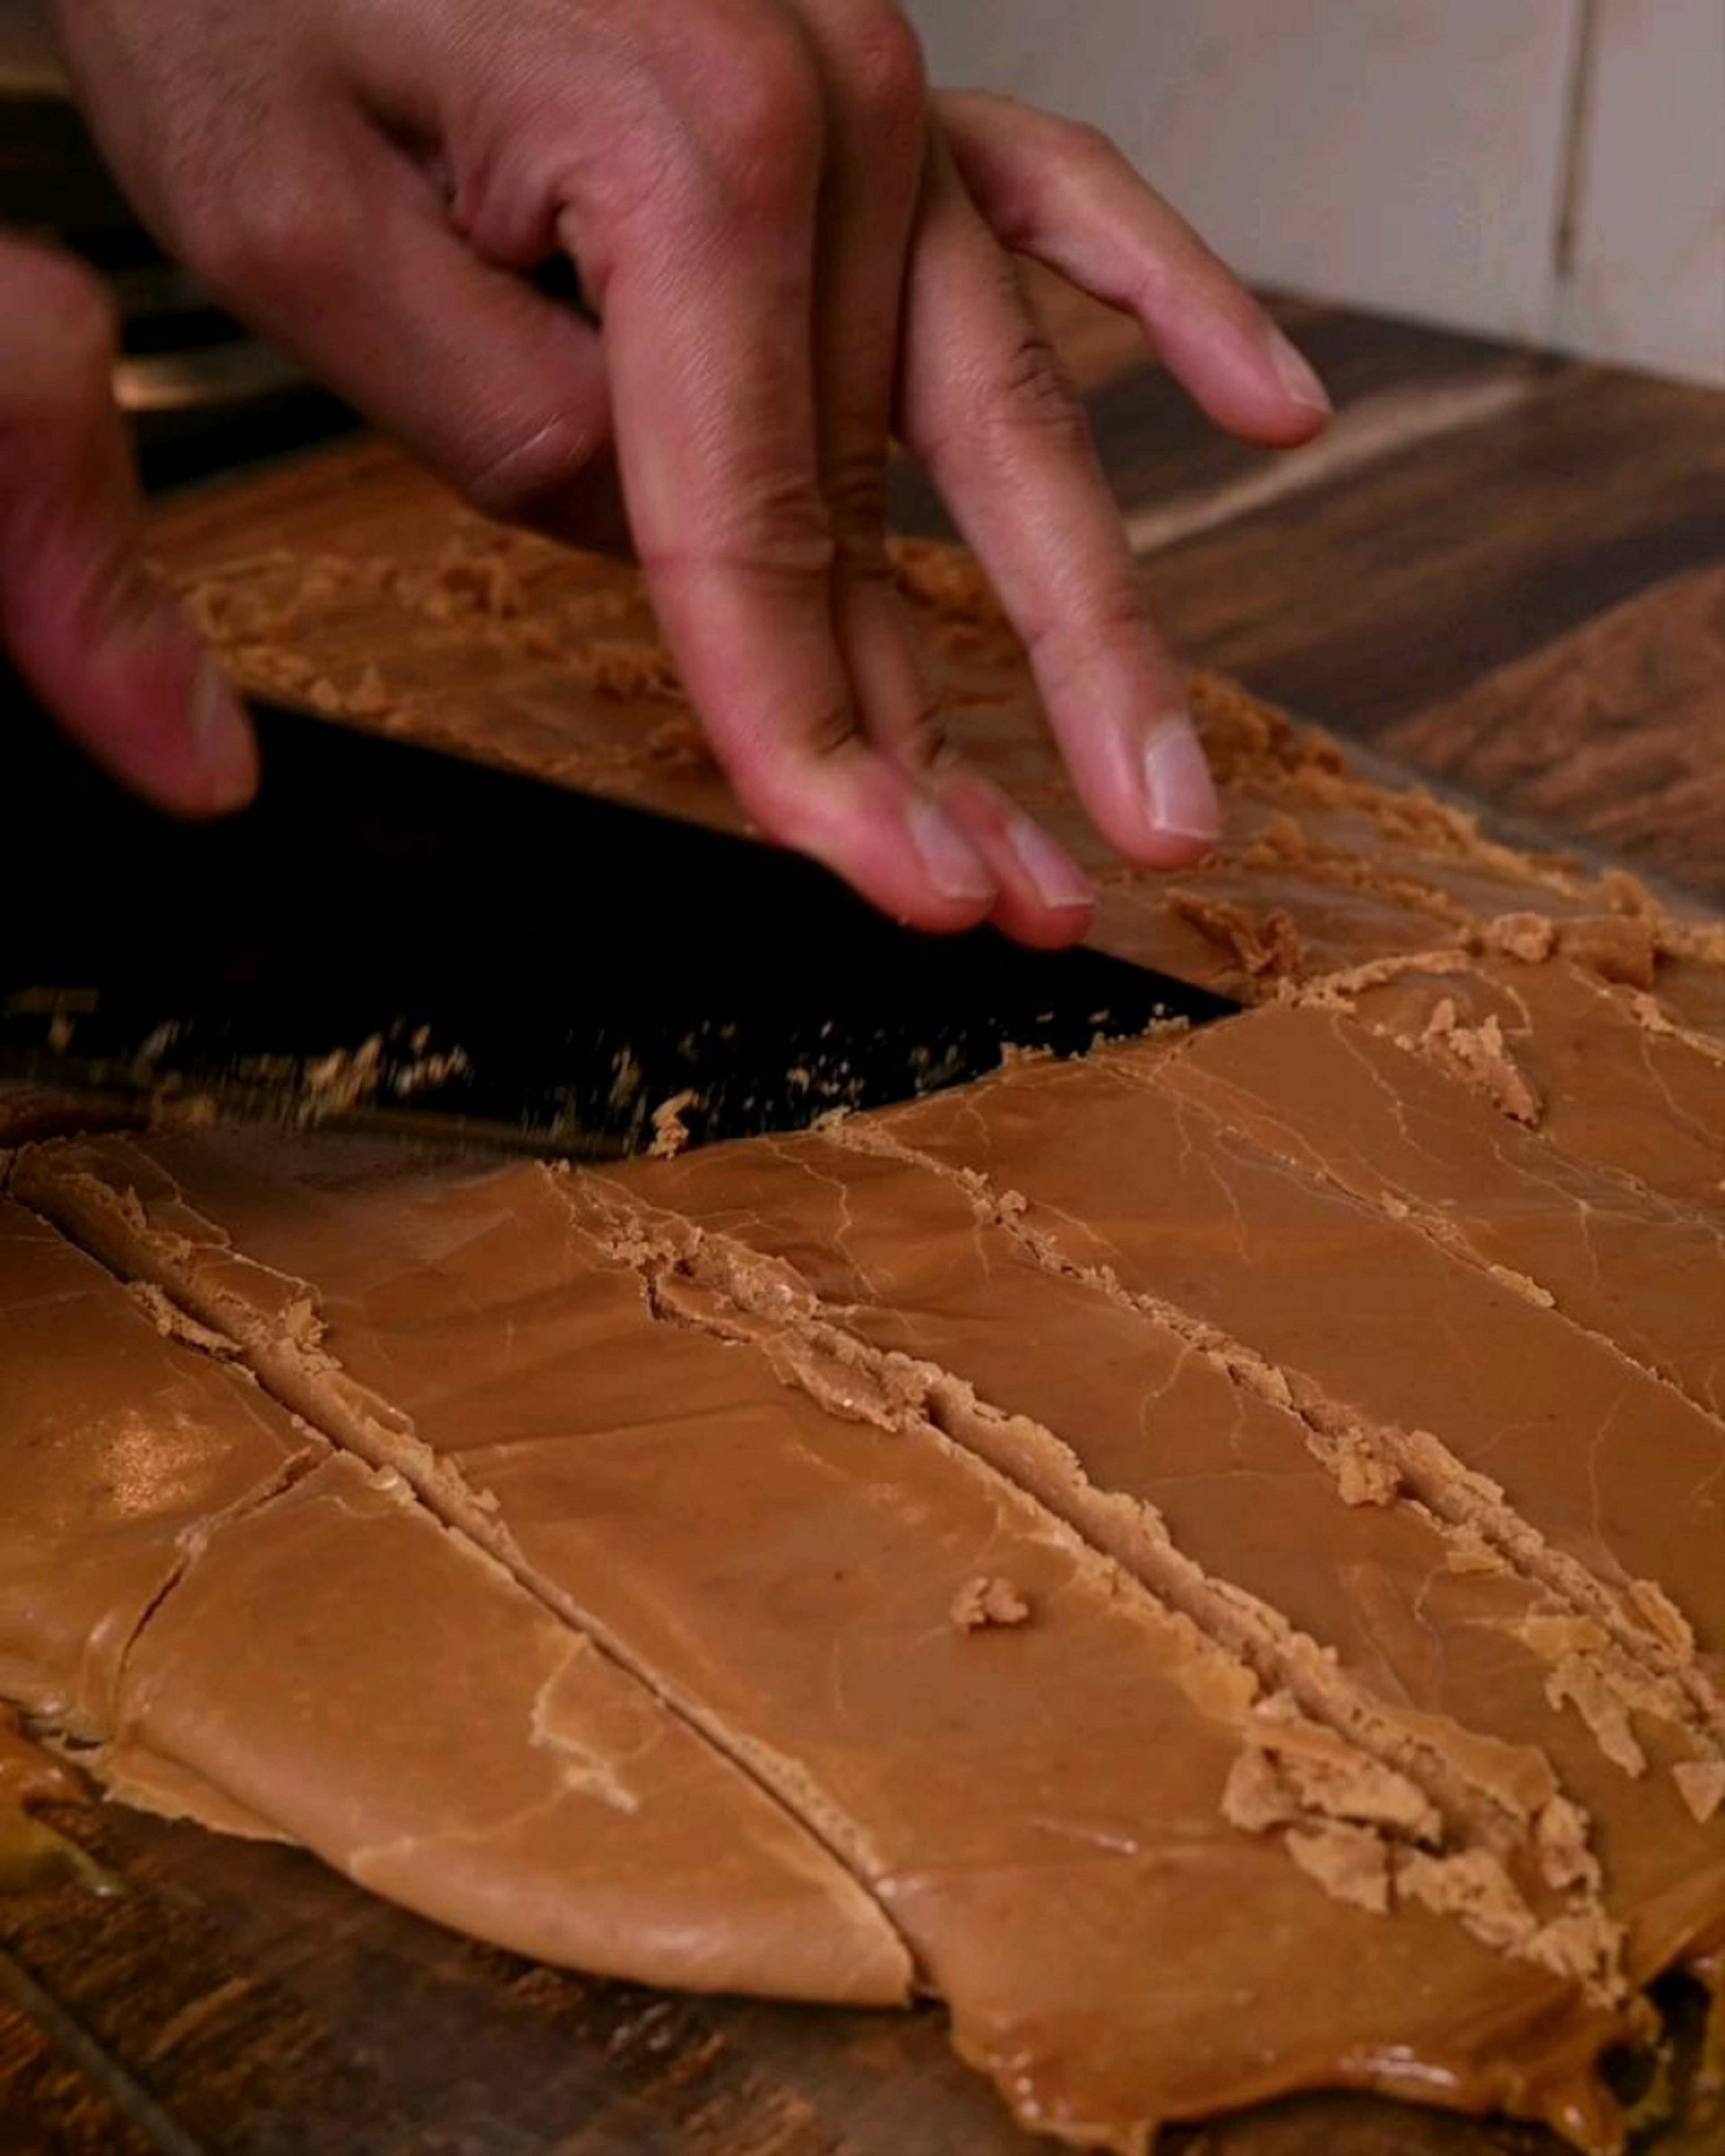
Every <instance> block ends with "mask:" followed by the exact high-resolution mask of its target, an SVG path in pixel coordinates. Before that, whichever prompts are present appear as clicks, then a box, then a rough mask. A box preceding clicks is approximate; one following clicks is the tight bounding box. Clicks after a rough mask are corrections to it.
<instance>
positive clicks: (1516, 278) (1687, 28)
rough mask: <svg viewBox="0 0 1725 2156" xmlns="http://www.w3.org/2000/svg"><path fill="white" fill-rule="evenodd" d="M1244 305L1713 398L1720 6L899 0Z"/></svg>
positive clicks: (1724, 250)
mask: <svg viewBox="0 0 1725 2156" xmlns="http://www.w3.org/2000/svg"><path fill="white" fill-rule="evenodd" d="M910 12H911V14H912V16H913V17H914V18H915V20H916V23H917V25H918V27H919V28H921V30H922V33H923V37H924V39H925V41H926V43H927V48H928V55H929V64H930V69H931V72H932V74H933V76H934V78H935V80H937V81H942V82H947V83H951V84H954V85H961V84H962V85H968V86H971V87H974V88H978V89H990V90H1009V91H1011V92H1013V93H1014V95H1018V96H1021V97H1023V98H1025V99H1027V100H1032V101H1034V102H1035V103H1036V104H1039V105H1049V106H1052V107H1054V108H1055V109H1056V110H1060V111H1064V112H1068V113H1071V114H1074V115H1077V116H1080V117H1081V118H1084V119H1086V120H1091V121H1095V122H1096V124H1097V125H1098V126H1101V127H1103V128H1106V130H1107V131H1108V132H1109V133H1110V134H1111V136H1113V137H1114V138H1115V140H1116V141H1117V142H1119V143H1120V144H1121V146H1122V148H1124V149H1125V150H1126V151H1127V153H1128V154H1129V155H1130V156H1131V157H1132V160H1133V162H1135V163H1137V165H1138V166H1139V167H1141V168H1142V170H1143V171H1144V172H1147V174H1148V175H1149V177H1151V179H1152V180H1153V181H1154V182H1155V183H1156V184H1157V186H1158V187H1160V188H1161V189H1162V190H1163V193H1165V194H1167V195H1168V198H1169V199H1170V200H1171V201H1173V203H1177V204H1178V206H1179V208H1182V209H1183V211H1184V212H1185V213H1187V214H1188V215H1189V217H1190V218H1192V219H1193V221H1194V223H1196V224H1197V225H1198V226H1199V228H1200V229H1201V230H1202V231H1203V232H1204V234H1205V236H1206V238H1207V239H1209V241H1210V242H1211V244H1213V245H1214V246H1215V247H1216V248H1217V249H1218V250H1219V252H1220V253H1222V254H1224V255H1226V256H1227V257H1228V258H1229V259H1230V261H1231V262H1233V264H1235V267H1236V268H1237V269H1240V270H1242V271H1243V272H1244V273H1245V275H1247V276H1248V277H1249V278H1250V279H1251V280H1254V281H1255V282H1257V283H1260V284H1266V285H1279V286H1282V287H1286V288H1289V289H1291V290H1298V291H1301V292H1305V293H1307V294H1309V295H1312V296H1313V297H1314V298H1319V299H1327V300H1342V301H1345V302H1348V303H1350V304H1352V305H1356V306H1365V307H1372V308H1378V309H1382V310H1384V311H1388V312H1391V313H1395V314H1403V315H1409V316H1414V317H1416V318H1418V319H1420V320H1423V321H1434V322H1440V323H1443V324H1445V325H1448V326H1451V327H1455V328H1460V329H1468V330H1476V331H1482V332H1485V333H1486V334H1488V335H1493V336H1503V337H1508V338H1512V339H1515V340H1517V341H1523V340H1525V341H1532V342H1534V343H1538V344H1551V345H1556V346H1560V347H1562V348H1563V349H1565V350H1568V351H1573V352H1584V353H1586V354H1588V355H1589V356H1591V357H1597V358H1603V359H1611V360H1615V361H1619V362H1623V363H1625V364H1627V365H1630V366H1636V367H1645V368H1649V369H1651V370H1655V371H1657V372H1663V373H1668V374H1673V375H1679V376H1684V377H1689V378H1691V379H1693V380H1700V381H1709V382H1725V0H910Z"/></svg>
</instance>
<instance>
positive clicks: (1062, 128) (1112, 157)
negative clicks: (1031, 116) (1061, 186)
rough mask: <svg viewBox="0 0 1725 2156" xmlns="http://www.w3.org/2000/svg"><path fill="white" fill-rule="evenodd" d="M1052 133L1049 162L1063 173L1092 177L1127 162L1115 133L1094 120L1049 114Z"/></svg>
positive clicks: (1080, 177) (1075, 177)
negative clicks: (1111, 132) (1115, 138)
mask: <svg viewBox="0 0 1725 2156" xmlns="http://www.w3.org/2000/svg"><path fill="white" fill-rule="evenodd" d="M1050 126H1051V127H1052V129H1053V134H1052V136H1051V137H1050V143H1049V151H1050V162H1052V163H1053V165H1054V166H1055V168H1056V170H1057V171H1058V172H1059V173H1060V175H1061V176H1062V177H1069V178H1073V179H1091V178H1093V177H1095V176H1096V173H1097V172H1098V171H1101V170H1107V169H1110V168H1111V167H1115V166H1117V165H1119V164H1121V163H1122V162H1124V156H1123V153H1122V151H1121V149H1120V147H1119V146H1118V144H1117V143H1116V141H1115V140H1114V138H1113V136H1111V135H1110V134H1109V133H1108V132H1107V131H1106V129H1103V128H1101V127H1098V126H1096V122H1095V121H1093V120H1066V119H1062V118H1055V117H1052V116H1050Z"/></svg>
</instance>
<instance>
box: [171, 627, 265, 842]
mask: <svg viewBox="0 0 1725 2156" xmlns="http://www.w3.org/2000/svg"><path fill="white" fill-rule="evenodd" d="M187 719H188V721H189V722H190V731H191V736H192V748H193V755H194V756H195V757H196V758H197V761H198V770H199V772H200V773H202V774H203V781H204V785H205V788H206V801H207V805H208V808H210V810H211V811H212V812H213V814H223V813H224V812H226V811H227V810H228V809H230V808H244V806H245V804H246V803H247V802H249V800H250V799H251V798H252V796H253V794H254V793H256V791H257V786H258V757H257V750H256V747H254V742H253V739H252V728H251V721H250V720H249V719H248V718H247V717H246V716H245V714H244V711H242V710H241V709H240V706H239V699H238V698H237V697H236V696H235V695H234V691H233V690H232V689H231V688H230V687H229V686H228V683H227V681H226V680H225V679H224V678H223V674H222V670H221V669H220V667H219V666H218V665H217V664H216V662H215V660H213V658H212V657H211V656H210V655H209V654H208V652H206V653H205V654H204V655H203V658H202V659H201V660H199V661H198V672H197V674H196V675H195V676H194V678H193V685H192V696H191V701H190V706H189V708H188V710H187Z"/></svg>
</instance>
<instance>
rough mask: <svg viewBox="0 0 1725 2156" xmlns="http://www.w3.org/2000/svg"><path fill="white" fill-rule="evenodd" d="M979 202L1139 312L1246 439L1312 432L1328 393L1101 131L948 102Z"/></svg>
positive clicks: (1046, 254) (945, 120) (1028, 112)
mask: <svg viewBox="0 0 1725 2156" xmlns="http://www.w3.org/2000/svg"><path fill="white" fill-rule="evenodd" d="M938 110H939V112H940V116H941V121H942V125H943V126H944V128H945V130H946V134H947V141H948V142H949V143H950V144H951V146H952V155H953V158H954V160H955V162H956V163H957V167H958V170H959V172H960V174H961V176H962V177H963V181H964V184H965V187H966V188H967V190H968V193H969V194H970V196H971V198H972V200H973V202H974V203H976V205H977V207H978V210H979V211H980V212H981V213H982V215H983V218H984V220H985V221H986V222H987V223H988V225H989V226H990V227H991V228H992V229H993V232H994V233H995V234H996V235H997V236H998V237H999V239H1000V240H1001V242H1002V243H1003V244H1004V245H1005V246H1007V247H1008V248H1009V249H1012V250H1013V251H1014V253H1015V254H1028V255H1031V256H1034V258H1035V259H1036V260H1038V261H1040V262H1042V263H1045V264H1047V266H1048V267H1049V268H1050V269H1056V270H1058V271H1059V272H1060V275H1062V276H1064V277H1065V278H1066V279H1068V280H1069V281H1070V282H1071V283H1072V284H1074V285H1077V286H1078V287H1079V288H1080V290H1083V291H1086V292H1088V293H1089V294H1090V295H1091V297H1092V298H1093V299H1097V300H1102V301H1104V302H1105V303H1106V305H1109V306H1113V307H1118V308H1119V309H1120V310H1121V311H1122V313H1126V314H1131V315H1136V316H1137V318H1138V320H1139V321H1140V322H1142V325H1143V328H1144V334H1145V336H1147V338H1148V339H1149V341H1150V343H1151V345H1152V346H1153V347H1154V349H1155V350H1156V351H1157V352H1158V353H1159V354H1160V356H1161V357H1162V358H1163V361H1164V362H1166V364H1167V366H1168V371H1169V372H1170V373H1171V374H1173V377H1175V379H1176V380H1177V381H1178V382H1180V383H1181V384H1182V385H1183V387H1184V388H1186V389H1187V390H1188V391H1189V393H1191V395H1192V397H1193V398H1194V400H1195V401H1196V402H1197V403H1198V404H1199V406H1200V407H1201V408H1203V409H1204V412H1206V413H1208V414H1209V417H1210V418H1213V419H1214V421H1215V422H1216V423H1217V424H1218V425H1219V426H1221V427H1225V428H1226V429H1228V430H1229V432H1230V433H1231V434H1239V435H1240V436H1242V437H1243V438H1244V439H1246V440H1248V441H1254V442H1263V443H1266V444H1269V445H1271V446H1273V447H1287V446H1290V445H1291V444H1296V443H1299V442H1304V441H1308V440H1310V439H1311V438H1312V435H1314V434H1317V432H1318V431H1319V430H1320V429H1322V426H1323V425H1324V423H1325V422H1326V420H1327V418H1329V416H1330V409H1331V408H1330V400H1329V398H1328V395H1327V393H1326V392H1325V390H1324V388H1323V386H1322V383H1321V382H1319V380H1318V378H1317V375H1316V374H1314V373H1313V372H1312V368H1311V367H1310V365H1309V364H1308V362H1307V361H1306V360H1305V358H1304V357H1302V356H1301V354H1300V353H1299V352H1297V351H1296V350H1295V348H1294V346H1292V345H1291V344H1290V343H1289V342H1288V341H1287V339H1286V337H1285V336H1283V335H1282V333H1281V331H1280V330H1279V329H1278V328H1277V327H1276V324H1275V323H1274V322H1273V321H1271V318H1270V316H1268V315H1267V314H1266V312H1265V311H1264V309H1263V308H1262V307H1261V306H1260V305H1259V303H1258V302H1257V300H1255V299H1254V298H1253V297H1252V295H1251V294H1250V292H1248V291H1247V290H1246V289H1245V285H1242V284H1241V283H1240V280H1239V279H1238V278H1237V277H1236V276H1235V275H1234V273H1233V272H1232V270H1230V269H1229V268H1228V266H1227V264H1225V263H1224V262H1222V261H1220V260H1219V259H1218V258H1217V257H1216V256H1215V255H1214V254H1212V253H1211V252H1210V250H1209V248H1208V247H1206V246H1205V244H1204V242H1203V240H1202V239H1199V236H1198V234H1196V233H1195V232H1194V230H1193V229H1192V228H1191V226H1190V225H1189V224H1188V223H1186V221H1185V219H1184V218H1182V217H1181V216H1179V215H1178V213H1177V212H1176V211H1174V210H1173V209H1172V208H1169V206H1168V203H1165V202H1164V201H1163V199H1162V198H1161V197H1160V196H1159V195H1158V193H1156V192H1155V190H1154V189H1153V188H1152V187H1149V186H1148V185H1147V183H1146V182H1145V181H1144V180H1143V178H1142V177H1141V176H1140V175H1139V174H1138V173H1137V172H1136V171H1134V169H1133V167H1132V165H1131V164H1130V163H1129V162H1128V161H1127V158H1126V157H1125V156H1124V155H1123V154H1122V152H1121V151H1120V150H1119V149H1118V148H1117V146H1116V145H1115V144H1114V143H1112V142H1111V141H1109V140H1108V139H1107V137H1106V136H1104V135H1102V134H1101V133H1099V132H1098V131H1096V129H1095V128H1092V127H1088V126H1083V125H1081V124H1080V123H1078V122H1076V121H1070V120H1062V119H1060V118H1059V117H1057V116H1056V115H1055V114H1053V113H1048V112H1039V111H1037V110H1034V108H1033V107H1031V106H1029V105H1019V104H1018V103H1017V102H1016V101H1015V100H1013V99H1010V98H1004V97H993V96H989V95H985V94H983V93H981V92H976V91H947V92H946V93H944V94H943V95H942V96H941V98H940V99H939V100H938Z"/></svg>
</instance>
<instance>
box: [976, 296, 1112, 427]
mask: <svg viewBox="0 0 1725 2156" xmlns="http://www.w3.org/2000/svg"><path fill="white" fill-rule="evenodd" d="M978 403H979V405H980V410H979V413H978V418H980V420H981V421H982V423H983V425H984V426H985V427H991V428H999V429H1009V430H1011V431H1014V432H1019V431H1022V430H1024V429H1035V430H1036V431H1037V432H1038V433H1040V434H1053V435H1056V436H1063V437H1065V438H1066V439H1070V441H1071V442H1072V443H1073V444H1075V445H1076V444H1086V443H1087V442H1088V440H1089V439H1090V424H1089V422H1088V420H1087V419H1086V417H1085V412H1084V406H1083V404H1082V403H1081V401H1080V398H1079V396H1078V393H1077V391H1076V389H1075V388H1073V386H1072V380H1071V377H1070V375H1068V373H1067V372H1066V370H1065V367H1063V366H1062V365H1061V363H1060V357H1059V356H1058V355H1057V353H1056V352H1055V348H1054V346H1052V345H1051V344H1050V342H1049V341H1048V339H1047V337H1046V336H1045V335H1044V334H1043V332H1042V331H1041V330H1040V328H1038V327H1037V326H1036V325H1035V324H1034V322H1030V321H1026V322H1025V323H1024V326H1023V328H1022V329H1021V330H1020V331H1019V334H1018V336H1017V337H1016V339H1015V340H1014V341H1013V342H1012V343H1010V344H1009V346H1007V348H1006V350H1005V351H1004V352H1003V353H1002V354H1001V356H1000V358H999V362H998V363H997V365H996V367H995V368H994V370H993V372H992V373H991V374H990V375H989V376H988V377H987V378H986V381H985V383H984V386H983V389H982V392H981V393H980V396H979V398H978Z"/></svg>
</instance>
